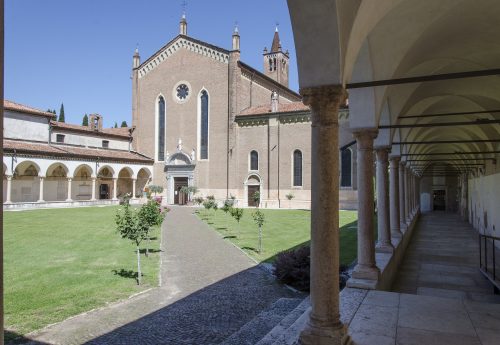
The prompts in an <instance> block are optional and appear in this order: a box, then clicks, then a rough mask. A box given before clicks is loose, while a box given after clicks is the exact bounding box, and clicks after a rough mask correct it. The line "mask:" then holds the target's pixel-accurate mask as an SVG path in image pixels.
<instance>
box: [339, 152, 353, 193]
mask: <svg viewBox="0 0 500 345" xmlns="http://www.w3.org/2000/svg"><path fill="white" fill-rule="evenodd" d="M351 159H352V157H351V150H349V149H345V150H342V151H341V154H340V167H341V168H340V169H341V170H340V187H351V186H352V179H351V176H352V175H351Z"/></svg>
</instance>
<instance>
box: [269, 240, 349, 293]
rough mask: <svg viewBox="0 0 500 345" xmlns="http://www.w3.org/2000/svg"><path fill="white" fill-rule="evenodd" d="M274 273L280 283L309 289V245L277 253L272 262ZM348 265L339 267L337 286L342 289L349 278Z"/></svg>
mask: <svg viewBox="0 0 500 345" xmlns="http://www.w3.org/2000/svg"><path fill="white" fill-rule="evenodd" d="M273 266H274V271H273V273H274V275H275V276H276V278H277V279H278V281H279V282H280V283H283V284H287V285H290V286H293V287H294V288H296V289H297V290H300V291H309V283H310V280H311V276H310V270H311V247H309V246H302V247H299V248H297V249H289V250H286V251H283V252H281V253H279V254H278V255H277V256H276V260H275V261H274V263H273ZM348 269H349V268H348V267H347V266H345V265H340V267H339V288H340V289H341V290H342V289H343V288H344V287H345V285H346V283H347V280H348V279H349V278H350V276H349V273H348Z"/></svg>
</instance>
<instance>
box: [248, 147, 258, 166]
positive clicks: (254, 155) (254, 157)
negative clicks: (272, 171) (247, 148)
mask: <svg viewBox="0 0 500 345" xmlns="http://www.w3.org/2000/svg"><path fill="white" fill-rule="evenodd" d="M250 170H252V171H257V170H259V153H258V152H257V151H255V150H253V151H251V152H250Z"/></svg>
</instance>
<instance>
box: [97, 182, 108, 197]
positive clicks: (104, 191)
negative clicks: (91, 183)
mask: <svg viewBox="0 0 500 345" xmlns="http://www.w3.org/2000/svg"><path fill="white" fill-rule="evenodd" d="M99 199H109V185H107V184H101V185H99Z"/></svg>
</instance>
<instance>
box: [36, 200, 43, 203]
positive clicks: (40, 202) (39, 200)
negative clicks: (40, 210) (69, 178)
mask: <svg viewBox="0 0 500 345" xmlns="http://www.w3.org/2000/svg"><path fill="white" fill-rule="evenodd" d="M37 202H40V203H42V202H45V200H43V199H40V200H37Z"/></svg>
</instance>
